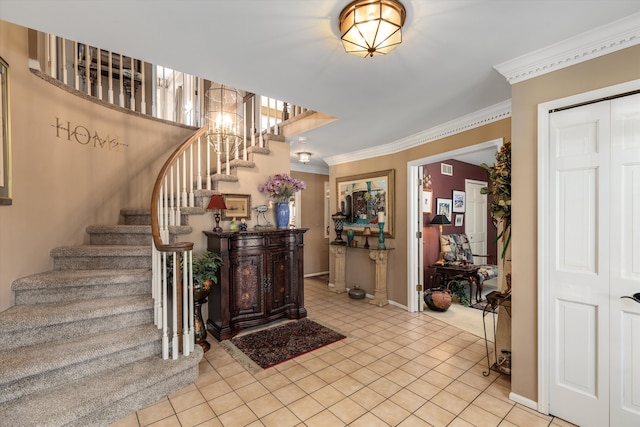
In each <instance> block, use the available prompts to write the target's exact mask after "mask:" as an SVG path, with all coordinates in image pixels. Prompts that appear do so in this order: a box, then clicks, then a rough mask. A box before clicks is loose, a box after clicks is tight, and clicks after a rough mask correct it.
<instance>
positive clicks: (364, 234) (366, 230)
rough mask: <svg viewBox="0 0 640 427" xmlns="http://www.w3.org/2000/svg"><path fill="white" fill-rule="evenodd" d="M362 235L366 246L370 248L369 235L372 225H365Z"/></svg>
mask: <svg viewBox="0 0 640 427" xmlns="http://www.w3.org/2000/svg"><path fill="white" fill-rule="evenodd" d="M362 235H363V236H364V248H365V249H369V236H371V227H365V228H364V230H363V231H362Z"/></svg>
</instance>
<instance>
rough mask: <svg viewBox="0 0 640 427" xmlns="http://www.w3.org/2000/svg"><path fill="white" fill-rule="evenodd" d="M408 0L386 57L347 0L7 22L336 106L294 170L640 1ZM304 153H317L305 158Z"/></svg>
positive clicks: (65, 8) (456, 98)
mask: <svg viewBox="0 0 640 427" xmlns="http://www.w3.org/2000/svg"><path fill="white" fill-rule="evenodd" d="M402 2H403V4H404V6H405V8H406V10H407V19H406V23H405V26H404V29H403V34H402V36H403V42H402V44H401V45H400V46H399V47H397V48H396V49H395V50H393V51H392V52H390V53H389V54H388V55H386V56H380V57H375V58H359V57H356V56H353V55H349V54H347V53H345V51H344V49H343V47H342V45H341V42H340V39H339V34H338V24H337V19H338V15H339V14H340V11H341V10H342V8H343V7H344V6H346V5H347V4H348V3H349V0H179V1H178V0H173V1H170V0H56V1H51V0H0V19H3V20H6V21H9V22H14V23H16V24H19V25H22V26H25V27H30V28H35V29H38V30H40V31H45V32H49V33H52V34H55V35H58V36H62V37H66V38H69V39H72V40H76V41H80V42H83V43H87V44H91V45H93V46H98V47H101V48H103V49H107V50H111V51H114V52H118V53H122V54H125V55H127V56H133V57H135V58H139V59H142V60H145V61H147V62H151V63H154V64H158V65H163V66H166V67H170V68H174V69H176V70H179V71H184V72H187V73H190V74H194V75H197V76H201V77H204V78H207V79H209V80H213V81H217V82H220V83H224V84H227V85H230V86H234V87H236V88H239V89H242V90H247V91H250V92H254V93H257V94H262V95H267V96H270V97H274V98H278V99H281V100H284V101H287V102H290V103H293V104H296V105H301V106H304V107H307V108H310V109H312V110H316V111H319V112H322V113H325V114H329V115H332V116H335V117H337V118H338V120H337V121H335V122H333V123H331V124H329V125H326V126H323V127H321V128H318V129H316V130H313V131H310V132H308V133H306V134H305V135H304V136H306V137H307V143H306V144H304V145H302V144H300V143H299V142H298V141H297V138H293V139H292V141H291V152H292V166H295V169H297V170H302V171H304V170H309V171H317V170H325V171H326V170H328V169H327V164H326V163H325V161H324V160H323V159H324V158H335V156H339V155H344V154H346V153H352V152H356V151H362V150H367V149H370V148H371V147H378V146H384V145H386V144H392V143H394V142H396V141H399V140H402V139H406V138H408V137H410V136H411V135H415V134H417V133H419V132H422V131H425V130H427V129H431V128H434V127H437V126H439V125H442V124H443V123H446V122H450V121H452V120H455V119H456V118H459V117H462V116H465V115H468V114H471V113H474V112H476V111H478V110H481V109H483V108H486V107H489V106H493V105H496V104H499V103H501V102H504V101H508V100H509V98H510V85H509V83H508V82H507V80H506V79H505V77H503V76H502V75H501V74H499V73H498V72H497V71H496V70H495V69H494V68H493V67H494V66H496V65H498V64H502V63H504V62H506V61H509V60H512V59H515V58H518V57H520V56H522V55H525V54H528V53H531V52H533V51H535V50H538V49H542V48H545V47H548V46H550V45H553V44H555V43H557V42H560V41H563V40H566V39H568V38H570V37H574V36H576V35H579V34H581V33H584V32H587V31H589V30H592V29H594V28H596V27H599V26H602V25H605V24H608V23H610V22H613V21H616V20H618V19H622V18H625V17H627V16H629V15H631V14H634V13H636V12H639V11H640V1H638V0H603V1H596V0H402ZM478 142H481V141H478ZM297 151H309V152H311V153H312V155H313V157H312V162H311V163H309V164H307V165H301V164H297V165H296V163H297V162H296V158H295V152H297ZM330 163H331V162H330ZM334 163H335V162H334ZM490 163H492V161H490Z"/></svg>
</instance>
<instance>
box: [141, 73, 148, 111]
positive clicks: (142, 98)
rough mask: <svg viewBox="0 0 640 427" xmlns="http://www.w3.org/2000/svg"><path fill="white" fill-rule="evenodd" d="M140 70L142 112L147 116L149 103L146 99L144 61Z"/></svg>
mask: <svg viewBox="0 0 640 427" xmlns="http://www.w3.org/2000/svg"><path fill="white" fill-rule="evenodd" d="M140 69H141V70H142V71H141V82H140V88H141V90H140V112H141V113H142V114H147V102H146V99H145V92H146V91H145V90H144V88H145V86H144V85H145V81H144V61H140Z"/></svg>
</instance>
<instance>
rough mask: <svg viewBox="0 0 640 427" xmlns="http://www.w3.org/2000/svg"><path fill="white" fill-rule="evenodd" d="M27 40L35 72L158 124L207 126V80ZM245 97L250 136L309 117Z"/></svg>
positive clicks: (77, 47)
mask: <svg viewBox="0 0 640 427" xmlns="http://www.w3.org/2000/svg"><path fill="white" fill-rule="evenodd" d="M29 37H30V38H35V39H36V40H37V43H35V44H33V45H36V46H37V50H36V52H32V53H31V54H30V56H31V60H32V68H35V67H37V68H38V69H39V70H40V71H42V72H43V73H45V74H47V75H49V76H51V77H53V78H55V79H57V80H59V81H61V82H63V83H64V84H66V85H68V86H70V87H73V88H74V89H76V90H78V91H81V92H83V93H85V94H87V95H89V96H92V97H95V98H96V99H100V100H102V101H105V102H108V103H111V104H114V105H118V106H120V107H122V108H127V109H130V110H132V111H136V112H138V113H142V114H147V115H149V116H152V117H155V118H159V119H164V120H169V121H173V122H175V123H180V124H184V125H189V126H195V127H203V126H205V125H206V123H205V122H206V119H205V113H206V112H205V108H204V102H205V100H204V97H203V96H202V94H204V93H206V91H207V89H208V88H209V86H210V85H211V84H212V82H210V81H208V80H206V79H203V78H200V77H197V76H193V75H190V74H187V73H184V72H181V71H176V70H173V69H170V68H167V67H163V66H161V65H153V64H151V63H148V62H145V61H142V60H139V59H135V58H132V57H129V56H125V55H122V54H119V53H115V52H110V51H106V50H104V49H100V48H99V47H94V46H90V45H87V44H83V43H79V42H76V41H72V40H68V39H64V38H61V37H56V36H54V35H50V34H46V33H42V32H38V31H35V30H30V31H29ZM34 62H35V63H34ZM36 63H37V65H36ZM247 96H248V97H254V98H257V99H259V101H257V102H256V100H254V101H253V102H251V105H252V106H253V108H252V109H251V110H248V111H247V115H248V116H250V117H245V118H244V119H245V123H246V126H251V127H250V128H248V133H249V134H251V135H260V134H263V133H270V134H276V135H277V134H279V128H280V125H281V123H282V122H283V121H286V120H288V119H293V118H295V117H296V116H298V115H300V114H302V113H304V112H306V111H308V110H307V109H306V108H303V107H299V106H296V105H292V104H290V103H287V102H285V101H281V100H277V99H275V98H268V97H264V96H257V95H254V94H248V95H247Z"/></svg>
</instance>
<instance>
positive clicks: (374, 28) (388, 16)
mask: <svg viewBox="0 0 640 427" xmlns="http://www.w3.org/2000/svg"><path fill="white" fill-rule="evenodd" d="M406 15H407V12H406V10H405V8H404V6H403V5H402V4H401V3H400V2H398V1H396V0H376V1H372V0H356V1H353V2H351V3H349V5H348V6H347V7H345V8H344V9H343V10H342V12H340V20H339V23H340V38H341V39H342V44H343V46H344V49H345V50H346V51H347V53H352V54H354V55H357V56H361V57H363V58H366V57H367V56H374V55H375V56H377V55H385V54H387V53H388V52H390V51H391V50H393V49H394V48H395V47H396V46H397V45H399V44H400V43H402V26H403V25H404V20H405V17H406Z"/></svg>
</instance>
